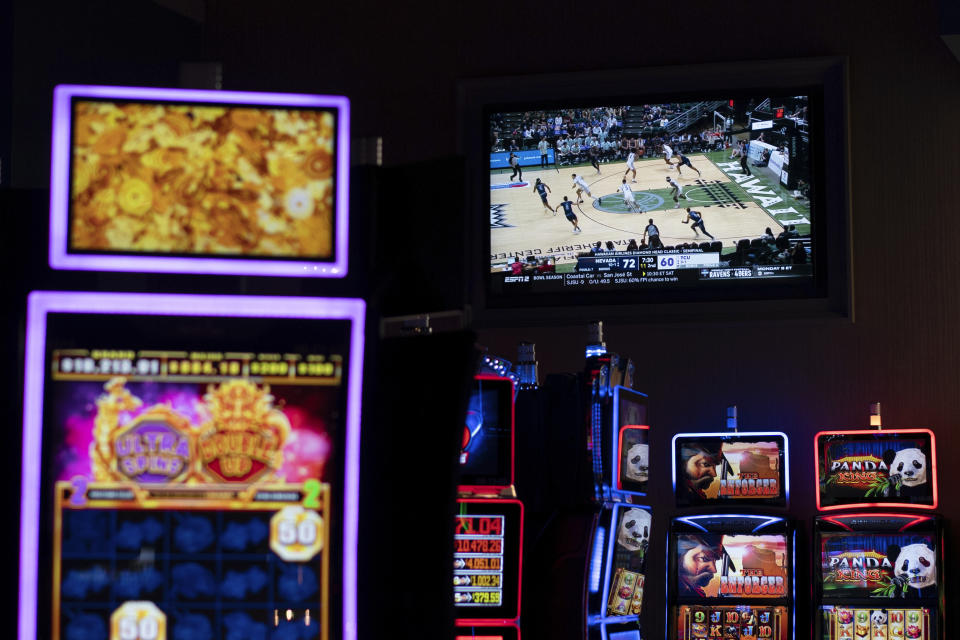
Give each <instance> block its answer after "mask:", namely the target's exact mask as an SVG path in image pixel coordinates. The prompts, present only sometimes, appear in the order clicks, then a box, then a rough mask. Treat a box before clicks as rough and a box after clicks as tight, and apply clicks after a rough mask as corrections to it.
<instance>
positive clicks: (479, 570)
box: [453, 375, 523, 640]
mask: <svg viewBox="0 0 960 640" xmlns="http://www.w3.org/2000/svg"><path fill="white" fill-rule="evenodd" d="M457 490H458V495H459V497H458V499H457V513H456V515H455V518H454V557H453V606H454V611H455V615H456V635H455V637H456V638H457V640H519V638H520V594H521V578H522V575H523V503H522V502H521V501H520V500H518V499H517V493H516V489H515V487H514V385H513V381H512V380H511V379H509V378H503V377H498V376H487V375H480V376H476V378H475V379H474V388H473V392H472V393H471V395H470V400H469V405H468V408H467V415H466V418H465V420H464V425H463V436H462V440H461V445H460V482H459V485H458V488H457Z"/></svg>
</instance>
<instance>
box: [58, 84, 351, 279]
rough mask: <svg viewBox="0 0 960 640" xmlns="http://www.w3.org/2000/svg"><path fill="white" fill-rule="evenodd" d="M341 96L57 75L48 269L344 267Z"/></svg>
mask: <svg viewBox="0 0 960 640" xmlns="http://www.w3.org/2000/svg"><path fill="white" fill-rule="evenodd" d="M348 109H349V107H348V103H347V100H346V99H345V98H340V97H336V96H303V95H293V94H266V93H250V92H217V91H193V90H183V89H151V88H131V87H79V86H72V85H63V86H60V87H57V89H56V91H55V104H54V112H55V118H54V152H53V158H54V161H53V168H52V173H51V264H52V265H53V266H54V267H56V268H98V269H106V270H127V271H136V270H144V271H171V272H189V273H207V272H209V273H236V274H241V273H242V274H249V275H288V276H309V277H342V275H343V273H344V272H345V270H346V255H345V251H346V244H345V241H346V230H347V228H346V225H347V219H346V212H347V205H348V203H347V185H348V183H347V182H346V180H347V173H346V172H347V168H346V166H345V161H346V160H347V157H348V156H347V149H346V147H345V146H344V145H345V144H347V142H346V141H345V140H346V138H345V136H346V132H347V129H346V126H347V122H348V119H349V116H348Z"/></svg>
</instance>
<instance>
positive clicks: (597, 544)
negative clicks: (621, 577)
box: [590, 527, 607, 593]
mask: <svg viewBox="0 0 960 640" xmlns="http://www.w3.org/2000/svg"><path fill="white" fill-rule="evenodd" d="M606 537H607V530H606V529H604V528H603V527H597V535H596V536H594V538H593V553H592V554H591V559H590V593H596V592H597V591H599V590H600V569H601V567H602V566H603V546H604V545H603V543H604V542H605V541H606Z"/></svg>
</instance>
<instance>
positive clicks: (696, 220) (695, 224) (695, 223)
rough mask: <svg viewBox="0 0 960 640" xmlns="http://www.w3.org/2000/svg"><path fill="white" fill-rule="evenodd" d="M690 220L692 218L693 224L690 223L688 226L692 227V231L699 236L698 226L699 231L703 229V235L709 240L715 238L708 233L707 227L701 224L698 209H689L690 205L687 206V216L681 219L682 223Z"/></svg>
mask: <svg viewBox="0 0 960 640" xmlns="http://www.w3.org/2000/svg"><path fill="white" fill-rule="evenodd" d="M690 220H693V224H692V225H690V228H691V229H693V233H694V234H695V235H696V236H697V237H698V238H699V237H700V234H699V233H697V227H700V231H703V235H705V236H707V237H708V238H710V239H711V240H716V238H714V237H713V236H712V235H710V233H709V232H708V231H707V228H706V227H705V226H703V215H702V214H701V213H700V212H699V211H691V210H690V207H687V217H686V218H684V219H683V220H681V221H680V222H682V223H683V224H687V222H689V221H690Z"/></svg>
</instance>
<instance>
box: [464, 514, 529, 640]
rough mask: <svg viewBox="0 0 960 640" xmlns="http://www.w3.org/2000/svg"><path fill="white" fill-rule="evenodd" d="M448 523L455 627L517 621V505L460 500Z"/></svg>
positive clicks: (519, 560)
mask: <svg viewBox="0 0 960 640" xmlns="http://www.w3.org/2000/svg"><path fill="white" fill-rule="evenodd" d="M457 505H458V507H459V509H458V513H457V515H456V516H455V517H454V535H453V538H454V555H453V605H454V612H455V615H456V618H457V624H458V625H460V626H469V625H470V624H472V623H476V622H479V623H483V622H486V623H488V624H489V623H491V622H504V621H515V620H516V619H517V618H518V617H519V616H520V577H521V575H522V566H521V564H522V557H523V556H522V551H523V549H522V546H523V504H522V503H521V502H520V501H519V500H474V499H467V498H464V499H460V500H458V501H457Z"/></svg>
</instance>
